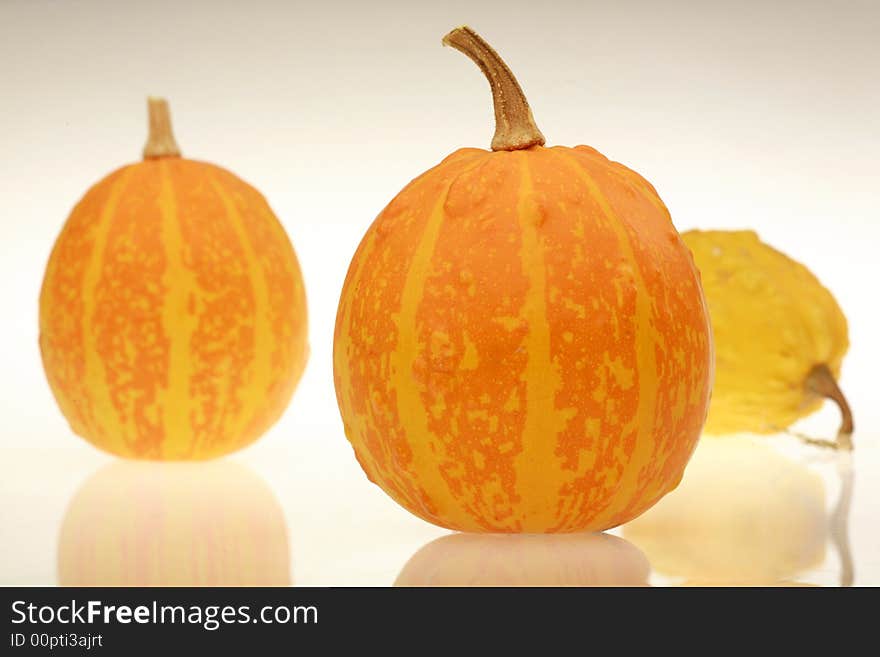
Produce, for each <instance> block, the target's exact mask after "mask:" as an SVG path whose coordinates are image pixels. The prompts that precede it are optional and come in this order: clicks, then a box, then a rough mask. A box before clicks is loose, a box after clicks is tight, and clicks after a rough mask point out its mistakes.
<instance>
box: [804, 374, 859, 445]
mask: <svg viewBox="0 0 880 657" xmlns="http://www.w3.org/2000/svg"><path fill="white" fill-rule="evenodd" d="M805 386H806V388H807V390H809V391H810V392H813V393H815V394H817V395H821V396H823V397H827V398H828V399H830V400H832V401H833V402H834V403H835V404H837V406H838V407H839V408H840V415H841V418H842V419H841V422H840V429H839V430H838V431H837V442H838V444H839V445H840V446H841V447H843V448H845V449H852V447H853V444H852V437H851V436H852V433H853V416H852V410H851V409H850V407H849V402H847V401H846V397H844V395H843V391H841V389H840V386H838V385H837V381H835V380H834V375H833V374H832V373H831V370H830V369H828V366H827V365H826V364H825V363H819V364H818V365H816V366H814V367H813V369H812V370H810V373H809V374H808V375H807V379H806V382H805Z"/></svg>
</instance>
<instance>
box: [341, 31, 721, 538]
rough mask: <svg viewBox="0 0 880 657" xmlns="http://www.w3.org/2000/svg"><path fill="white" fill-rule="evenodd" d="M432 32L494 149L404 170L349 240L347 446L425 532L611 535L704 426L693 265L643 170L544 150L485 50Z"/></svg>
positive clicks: (668, 478)
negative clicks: (478, 79) (484, 118)
mask: <svg viewBox="0 0 880 657" xmlns="http://www.w3.org/2000/svg"><path fill="white" fill-rule="evenodd" d="M444 43H446V44H447V45H450V46H453V47H454V48H457V49H458V50H461V51H462V52H464V53H465V54H466V55H468V56H469V57H471V58H472V59H473V60H475V61H476V62H477V64H478V65H479V66H480V68H481V69H482V70H483V72H484V73H485V74H486V75H487V77H488V79H489V83H490V86H491V88H492V91H493V96H494V101H495V117H496V133H495V137H494V139H493V141H492V149H493V150H492V152H487V151H485V150H481V149H475V148H466V149H462V150H459V151H456V152H455V153H453V154H452V155H450V156H449V157H447V158H446V159H445V160H444V161H443V162H441V163H440V164H439V165H438V166H436V167H435V168H433V169H431V170H430V171H428V172H426V173H424V174H423V175H421V176H419V177H418V178H416V179H415V180H414V181H413V182H411V183H410V184H409V185H408V186H407V187H406V188H404V189H403V191H401V192H400V193H399V194H398V195H397V197H396V198H395V199H394V200H393V201H392V202H391V203H390V204H389V205H388V207H387V208H385V210H383V211H382V213H381V214H380V215H379V217H378V218H377V219H376V220H375V222H374V223H373V225H372V226H371V227H370V229H369V230H368V231H367V234H366V236H365V237H364V239H363V241H362V242H361V244H360V246H359V248H358V250H357V253H356V254H355V256H354V259H353V261H352V263H351V266H350V268H349V271H348V275H347V277H346V280H345V285H344V288H343V291H342V296H341V299H340V302H339V310H338V314H337V320H336V332H335V342H334V372H335V385H336V394H337V400H338V403H339V408H340V412H341V415H342V419H343V422H344V425H345V433H346V436H347V437H348V439H349V441H350V442H351V444H352V447H353V448H354V452H355V455H356V457H357V459H358V461H359V462H360V464H361V466H362V467H363V469H364V470H365V472H366V473H367V476H368V477H369V478H370V479H371V480H372V481H373V482H375V483H376V484H378V485H379V486H381V487H382V488H383V489H384V490H385V491H386V492H387V493H388V494H389V495H390V496H391V497H392V498H393V499H395V500H396V501H397V502H398V503H400V504H401V505H403V506H404V507H406V508H407V509H409V510H410V511H412V512H413V513H415V514H416V515H418V516H420V517H422V518H424V519H425V520H428V521H430V522H433V523H435V524H438V525H441V526H444V527H449V528H452V529H458V530H464V531H491V532H572V531H583V530H601V529H606V528H608V527H613V526H615V525H618V524H620V523H623V522H626V521H627V520H629V519H631V518H633V517H635V516H637V515H639V514H640V513H642V512H643V511H644V510H645V509H647V508H648V507H650V506H651V505H652V504H654V503H655V502H656V501H657V500H659V499H660V498H661V497H662V496H663V495H665V494H666V493H667V492H668V491H670V490H671V489H673V488H674V487H675V486H676V485H677V483H678V481H679V480H680V478H681V475H682V472H683V470H684V467H685V464H686V463H687V461H688V458H689V457H690V455H691V452H692V450H693V448H694V445H695V444H696V442H697V439H698V437H699V435H700V429H701V427H702V425H703V421H704V420H705V417H706V410H707V403H708V398H709V391H710V386H711V379H712V340H711V333H710V327H709V321H708V317H707V312H706V305H705V301H704V299H703V293H702V289H701V287H700V282H699V277H698V273H697V270H696V268H695V267H694V263H693V259H692V257H691V255H690V252H689V251H688V249H687V248H686V247H685V246H684V244H683V243H682V241H681V239H680V237H679V235H678V233H677V232H676V230H675V228H674V226H673V225H672V221H671V219H670V217H669V213H668V212H667V210H666V207H665V206H664V205H663V203H662V201H661V200H660V198H659V197H658V196H657V193H656V192H655V191H654V188H653V187H652V186H651V185H650V184H649V183H648V182H646V181H645V180H644V179H643V178H642V177H641V176H639V175H638V174H637V173H635V172H633V171H632V170H630V169H628V168H626V167H625V166H623V165H621V164H618V163H616V162H611V161H609V160H608V159H606V158H605V157H603V156H602V155H600V154H599V153H598V152H596V151H595V150H593V149H592V148H588V147H586V146H577V147H575V148H566V147H561V146H555V147H553V148H545V147H543V144H544V138H543V136H542V135H541V133H540V131H539V130H538V129H537V127H536V126H535V123H534V120H533V119H532V114H531V111H530V109H529V106H528V103H527V102H526V99H525V97H524V95H523V93H522V90H521V89H520V87H519V84H518V83H517V81H516V80H515V78H514V77H513V75H512V73H511V72H510V70H509V69H508V68H507V67H506V66H505V64H504V63H503V62H502V61H501V59H500V57H499V56H498V55H497V54H496V53H495V51H494V50H492V48H491V47H489V45H488V44H486V43H485V42H484V41H483V40H482V39H481V38H480V37H479V36H477V35H476V34H475V33H474V32H473V31H472V30H470V29H469V28H459V29H456V30H453V31H452V32H450V33H449V34H448V35H447V36H446V38H445V39H444Z"/></svg>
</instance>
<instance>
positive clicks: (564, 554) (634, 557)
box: [395, 534, 650, 586]
mask: <svg viewBox="0 0 880 657" xmlns="http://www.w3.org/2000/svg"><path fill="white" fill-rule="evenodd" d="M649 574H650V567H649V565H648V561H647V559H646V558H645V555H644V554H642V552H641V551H640V550H639V549H638V548H636V547H635V546H633V545H632V544H631V543H629V542H628V541H625V540H623V539H621V538H618V537H616V536H610V535H608V534H451V535H448V536H443V537H442V538H438V539H437V540H435V541H432V542H431V543H428V544H427V545H425V546H424V547H423V548H421V549H420V550H419V551H418V552H416V553H415V554H414V555H413V556H412V558H410V560H409V561H408V562H407V563H406V565H405V566H404V567H403V570H402V571H401V572H400V574H399V575H398V577H397V581H396V582H395V586H646V585H647V583H648V576H649Z"/></svg>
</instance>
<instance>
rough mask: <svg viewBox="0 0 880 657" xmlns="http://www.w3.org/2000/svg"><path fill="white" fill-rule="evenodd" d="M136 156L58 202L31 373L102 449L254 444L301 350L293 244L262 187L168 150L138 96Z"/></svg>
mask: <svg viewBox="0 0 880 657" xmlns="http://www.w3.org/2000/svg"><path fill="white" fill-rule="evenodd" d="M149 109H150V138H149V141H148V142H147V145H146V148H145V149H144V160H143V161H142V162H138V163H137V164H131V165H128V166H125V167H122V168H121V169H119V170H117V171H115V172H113V173H111V174H110V175H109V176H107V177H106V178H104V179H103V180H101V181H100V182H98V183H97V184H96V185H95V186H94V187H92V188H91V189H90V190H89V191H88V192H87V193H86V195H85V197H84V198H83V199H82V200H81V201H80V202H79V203H78V204H77V206H76V207H75V208H74V209H73V212H72V213H71V215H70V217H69V218H68V220H67V223H66V224H65V225H64V229H63V230H62V232H61V235H60V236H59V237H58V240H57V241H56V243H55V248H54V249H53V251H52V255H51V257H50V259H49V264H48V266H47V268H46V275H45V278H44V280H43V288H42V293H41V295H40V349H41V352H42V356H43V365H44V368H45V370H46V376H47V378H48V379H49V384H50V385H51V387H52V392H53V393H54V395H55V398H56V400H57V401H58V404H59V406H60V407H61V410H62V412H63V413H64V415H65V416H66V417H67V420H68V421H69V422H70V426H71V428H72V429H73V431H74V432H75V433H77V434H79V435H80V436H82V437H83V438H85V439H86V440H88V441H89V442H91V443H92V444H94V445H97V446H98V447H100V448H102V449H105V450H107V451H109V452H112V453H114V454H118V455H120V456H126V457H134V458H148V459H163V460H165V459H205V458H210V457H214V456H218V455H221V454H225V453H228V452H231V451H233V450H236V449H238V448H240V447H243V446H244V445H247V444H248V443H250V442H252V441H254V440H256V439H257V438H258V437H259V436H260V435H261V434H262V433H263V432H265V431H266V430H267V429H268V428H269V426H271V425H272V423H274V422H275V420H277V419H278V417H279V416H280V415H281V413H282V412H283V410H284V408H285V407H286V405H287V403H288V401H289V400H290V397H291V395H292V394H293V390H294V388H295V386H296V384H297V382H298V380H299V378H300V375H301V374H302V371H303V368H304V367H305V362H306V359H307V356H308V345H307V342H306V331H307V325H306V299H305V291H304V288H303V280H302V274H301V273H300V268H299V264H298V262H297V259H296V255H295V254H294V251H293V247H292V246H291V244H290V240H289V239H288V237H287V234H286V233H285V232H284V229H283V228H282V226H281V224H280V223H279V222H278V220H277V219H276V218H275V215H274V214H273V213H272V210H271V209H270V208H269V205H268V204H267V203H266V200H265V199H264V198H263V196H262V195H261V194H260V193H259V192H258V191H257V190H255V189H254V188H253V187H251V186H250V185H248V184H247V183H245V182H243V181H242V180H240V179H238V178H237V177H235V176H234V175H233V174H231V173H229V172H228V171H226V170H224V169H221V168H220V167H217V166H214V165H213V164H208V163H205V162H196V161H194V160H188V159H184V158H182V157H180V150H179V149H178V147H177V144H176V143H175V141H174V137H173V135H172V132H171V126H170V117H169V113H168V106H167V104H166V103H165V101H163V100H159V99H151V101H150V105H149Z"/></svg>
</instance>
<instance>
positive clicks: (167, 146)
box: [144, 97, 180, 160]
mask: <svg viewBox="0 0 880 657" xmlns="http://www.w3.org/2000/svg"><path fill="white" fill-rule="evenodd" d="M147 111H148V113H149V117H150V134H149V136H148V137H147V145H146V146H144V159H145V160H154V159H157V158H160V157H180V148H179V147H178V146H177V142H176V141H175V139H174V133H173V132H172V131H171V112H170V111H169V109H168V101H167V100H165V99H164V98H152V97H151V98H147Z"/></svg>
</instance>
